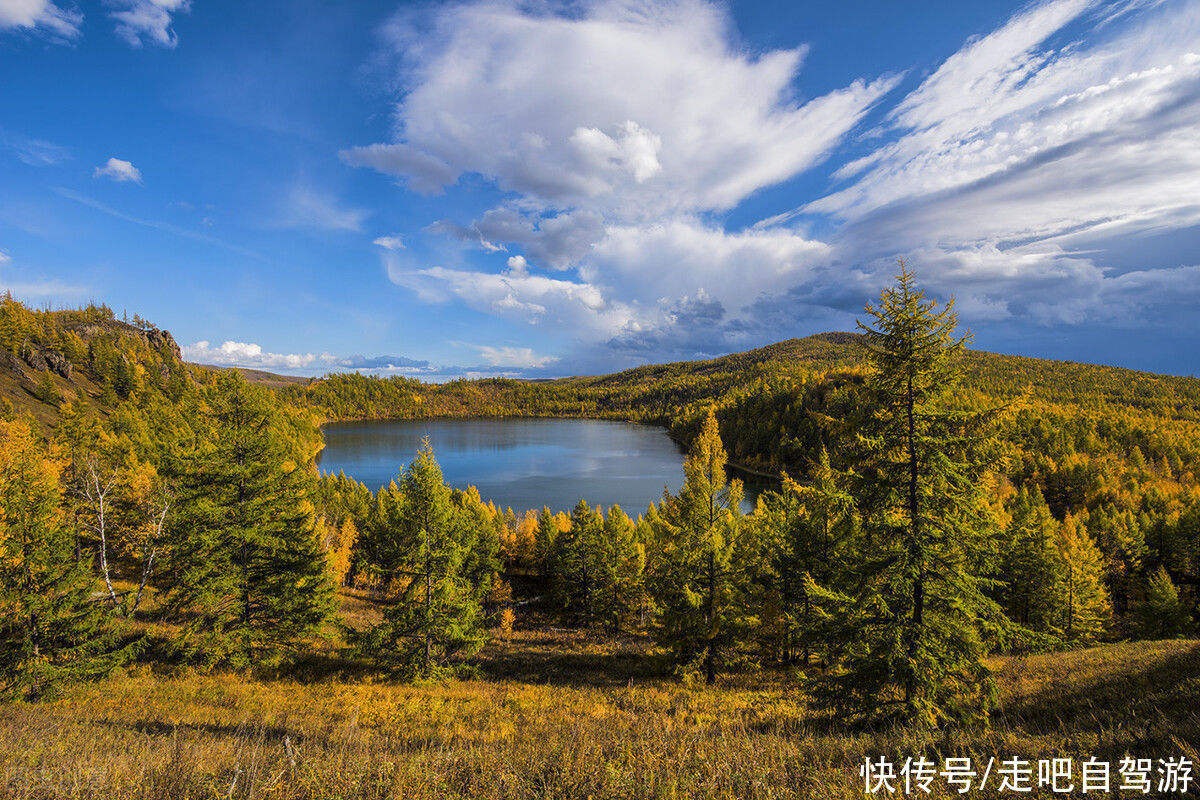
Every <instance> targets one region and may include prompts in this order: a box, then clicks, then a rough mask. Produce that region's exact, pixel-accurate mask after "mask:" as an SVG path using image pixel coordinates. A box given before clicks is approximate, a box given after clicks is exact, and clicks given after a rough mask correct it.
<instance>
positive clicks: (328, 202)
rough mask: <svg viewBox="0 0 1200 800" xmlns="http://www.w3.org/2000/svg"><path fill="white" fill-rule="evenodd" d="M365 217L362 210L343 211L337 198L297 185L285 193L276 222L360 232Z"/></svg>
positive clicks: (292, 225)
mask: <svg viewBox="0 0 1200 800" xmlns="http://www.w3.org/2000/svg"><path fill="white" fill-rule="evenodd" d="M366 217H367V212H366V211H365V210H363V209H360V208H343V207H342V206H340V205H339V204H338V202H337V200H336V199H334V198H331V197H329V196H327V195H325V194H323V193H322V192H319V191H317V190H316V189H314V188H312V187H311V186H306V185H303V184H296V185H295V186H293V187H292V188H291V190H290V191H289V192H288V195H287V198H286V200H285V202H284V207H283V209H282V210H281V212H280V216H279V218H278V219H277V220H276V222H277V224H279V225H281V226H283V227H289V228H318V229H321V230H327V231H360V230H362V225H363V220H365V219H366ZM376 243H377V244H378V242H376Z"/></svg>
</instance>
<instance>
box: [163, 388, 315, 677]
mask: <svg viewBox="0 0 1200 800" xmlns="http://www.w3.org/2000/svg"><path fill="white" fill-rule="evenodd" d="M205 399H206V400H207V408H206V409H205V410H204V412H203V420H201V421H200V424H199V425H198V427H201V428H204V427H205V424H206V431H205V434H206V435H204V436H203V437H202V438H201V440H200V441H198V442H197V446H196V448H195V449H194V451H193V452H192V454H191V455H190V457H189V459H188V463H187V465H186V469H185V470H184V475H183V477H182V480H181V482H182V485H181V487H180V492H179V494H180V496H179V518H178V523H177V524H178V526H179V528H180V530H181V531H182V533H183V537H184V543H183V547H181V548H180V555H179V558H178V559H177V561H176V563H175V564H174V567H175V574H176V581H175V585H174V587H173V598H172V605H173V607H174V608H175V609H176V610H177V611H178V612H181V613H184V614H186V615H188V616H190V619H189V622H188V625H187V626H186V629H185V632H184V634H183V636H182V637H181V638H180V641H179V645H180V647H181V649H182V650H183V652H184V653H185V654H187V655H189V656H191V657H197V658H200V659H201V660H203V661H204V662H205V663H208V664H215V663H228V664H231V665H234V666H244V665H247V664H250V663H253V662H255V661H258V660H260V659H273V658H276V657H279V656H281V655H283V654H284V653H285V652H286V651H287V650H288V649H289V648H292V647H294V646H295V645H296V644H297V643H298V642H299V641H300V640H301V639H302V638H303V637H306V636H308V635H311V634H313V633H315V632H316V630H317V629H318V628H319V626H320V625H321V624H322V623H323V622H324V621H325V619H326V618H327V617H328V615H329V614H330V612H331V610H332V606H333V602H334V596H333V587H332V585H331V582H330V580H329V574H328V570H327V568H326V563H325V558H324V554H323V553H322V552H321V549H320V546H319V542H318V541H317V537H316V535H315V530H314V528H315V518H314V514H313V507H312V502H311V500H310V499H309V489H310V484H311V482H312V477H311V474H310V471H309V470H310V468H311V457H310V456H309V455H308V452H307V451H308V448H305V447H302V446H301V445H300V444H299V443H297V442H296V441H295V440H294V439H293V435H294V434H295V431H294V429H293V425H294V424H295V421H294V420H289V419H288V418H287V414H288V412H287V411H285V410H283V409H281V408H279V407H278V406H276V405H275V404H274V403H273V399H272V398H271V397H270V396H269V395H268V394H267V393H266V392H264V391H263V390H261V389H257V388H255V387H252V386H250V385H249V384H248V383H247V382H246V380H245V378H243V377H242V376H241V375H240V374H239V373H237V372H234V371H232V370H231V371H228V372H224V373H222V374H221V375H220V376H218V377H217V379H216V380H215V382H214V383H213V385H212V386H211V387H209V388H208V390H207V391H206V398H205Z"/></svg>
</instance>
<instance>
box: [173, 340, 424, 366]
mask: <svg viewBox="0 0 1200 800" xmlns="http://www.w3.org/2000/svg"><path fill="white" fill-rule="evenodd" d="M182 351H183V357H184V358H185V359H187V360H188V361H192V362H195V363H198V364H210V365H214V366H220V367H246V368H249V369H268V370H270V369H278V370H286V371H293V372H294V371H296V370H308V371H309V372H314V373H315V372H328V371H332V370H364V371H369V372H390V373H421V372H425V371H427V370H428V369H429V362H428V361H417V360H414V359H411V358H406V357H404V356H375V357H372V358H367V357H365V356H360V355H353V356H336V355H333V354H331V353H271V352H268V351H265V350H263V349H262V347H261V346H260V345H257V344H254V343H253V342H236V341H226V342H222V343H221V344H220V345H218V346H216V347H213V346H212V344H211V343H209V342H207V341H199V342H196V343H195V344H190V345H184V347H183V348H182Z"/></svg>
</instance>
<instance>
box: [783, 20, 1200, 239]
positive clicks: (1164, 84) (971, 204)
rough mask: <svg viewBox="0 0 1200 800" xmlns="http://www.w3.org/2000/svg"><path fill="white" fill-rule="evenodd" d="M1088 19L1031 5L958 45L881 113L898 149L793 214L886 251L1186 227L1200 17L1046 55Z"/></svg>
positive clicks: (1197, 151) (1196, 212) (1197, 148)
mask: <svg viewBox="0 0 1200 800" xmlns="http://www.w3.org/2000/svg"><path fill="white" fill-rule="evenodd" d="M1090 7H1091V4H1090V3H1088V2H1084V0H1057V1H1056V2H1050V3H1044V4H1043V5H1040V6H1036V7H1033V8H1031V9H1029V10H1027V11H1025V12H1023V13H1022V14H1019V15H1017V16H1016V17H1014V18H1013V19H1012V20H1010V21H1009V22H1008V24H1006V25H1005V26H1004V27H1002V28H1001V29H1000V30H998V31H996V32H995V33H992V34H990V35H989V36H986V37H983V38H982V39H979V40H976V41H973V42H970V43H968V44H967V45H966V46H965V47H964V48H963V49H962V50H960V51H959V52H958V53H956V54H955V55H954V56H952V57H951V58H949V59H947V61H946V62H945V63H944V64H943V65H942V66H941V67H940V68H939V69H938V70H937V71H936V72H935V73H934V74H933V75H931V76H930V77H929V78H927V79H926V80H925V81H924V82H923V83H922V84H921V85H920V86H919V87H918V88H917V89H916V90H915V91H913V92H912V93H911V94H909V95H908V96H907V97H906V98H905V99H904V100H903V101H902V102H901V103H900V104H899V105H898V106H897V107H896V108H895V109H894V110H893V111H892V113H891V114H890V120H891V125H893V126H894V127H895V128H896V129H897V130H898V131H899V132H900V133H901V135H900V137H899V138H898V139H897V140H896V141H894V142H893V143H891V144H887V145H884V146H883V147H881V148H879V149H877V150H876V151H875V152H873V153H872V154H870V155H869V156H867V157H865V158H863V159H860V160H859V161H858V162H855V163H854V164H852V165H849V166H848V167H846V168H843V170H842V174H843V176H845V177H849V178H853V183H852V184H851V185H849V186H848V187H847V188H845V189H842V190H840V191H838V192H836V193H834V194H831V195H829V196H827V197H825V198H822V199H820V200H818V201H816V202H814V203H811V204H809V205H808V206H807V207H806V209H805V210H806V211H808V212H824V213H832V214H835V215H837V216H838V217H841V218H843V219H847V220H851V221H857V220H862V226H861V228H856V230H864V229H870V230H872V231H875V232H876V234H877V235H879V236H880V237H886V238H888V239H890V240H891V241H892V243H893V246H895V245H898V244H903V243H904V241H908V242H909V243H911V242H913V241H914V240H916V241H919V242H921V243H924V242H928V241H933V240H937V241H939V242H942V243H943V244H953V243H958V244H964V245H969V244H972V243H976V242H982V241H988V240H995V241H1008V242H1021V241H1028V240H1030V239H1049V238H1053V237H1059V236H1069V237H1070V238H1071V239H1072V240H1073V241H1075V242H1079V241H1081V240H1082V239H1084V238H1085V237H1087V236H1095V235H1111V234H1112V233H1113V232H1114V231H1115V230H1118V229H1119V230H1123V231H1126V232H1131V231H1136V230H1145V229H1152V228H1155V227H1157V226H1161V225H1163V224H1166V223H1169V224H1170V225H1171V226H1172V227H1175V226H1180V225H1187V224H1195V223H1198V222H1200V201H1198V200H1197V199H1196V198H1197V197H1200V102H1198V101H1197V96H1198V93H1200V55H1198V53H1200V7H1198V6H1196V5H1195V4H1194V3H1193V4H1182V5H1176V6H1175V7H1172V8H1170V9H1166V10H1165V11H1164V12H1163V13H1159V14H1157V15H1154V16H1152V17H1150V18H1147V19H1139V20H1138V21H1137V23H1136V24H1134V25H1132V26H1130V27H1128V28H1126V29H1125V30H1124V31H1122V32H1121V33H1119V34H1116V35H1114V36H1113V37H1111V38H1107V39H1102V38H1093V39H1092V40H1091V41H1087V42H1075V43H1071V44H1069V45H1066V46H1059V47H1048V46H1046V45H1045V42H1046V41H1047V40H1048V39H1049V38H1050V37H1052V36H1054V35H1055V34H1057V33H1058V32H1059V31H1060V30H1061V29H1062V28H1063V26H1065V25H1066V24H1067V23H1069V22H1072V21H1073V20H1076V19H1077V18H1078V17H1079V16H1080V15H1081V14H1082V13H1084V12H1085V11H1086V10H1088V9H1089V8H1090Z"/></svg>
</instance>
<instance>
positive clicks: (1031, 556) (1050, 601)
mask: <svg viewBox="0 0 1200 800" xmlns="http://www.w3.org/2000/svg"><path fill="white" fill-rule="evenodd" d="M1057 528H1058V523H1057V522H1056V521H1055V520H1054V518H1053V517H1052V516H1051V515H1050V508H1049V507H1048V506H1047V505H1046V501H1045V499H1043V497H1042V493H1041V491H1039V490H1038V488H1037V486H1036V485H1035V486H1034V487H1033V488H1032V489H1031V490H1030V489H1026V488H1024V487H1022V489H1021V491H1020V493H1019V494H1018V495H1017V499H1016V502H1015V503H1014V505H1013V508H1012V520H1011V521H1010V523H1009V525H1008V535H1007V537H1006V542H1007V548H1006V550H1005V553H1004V557H1003V559H1002V560H1001V568H1000V572H999V578H1000V580H1001V584H1000V587H999V592H998V594H999V596H1000V601H1001V604H1002V605H1003V607H1004V610H1005V612H1006V613H1007V615H1008V617H1009V619H1011V620H1012V621H1013V622H1016V623H1017V624H1019V625H1022V626H1025V627H1027V628H1029V629H1030V630H1032V631H1035V632H1037V633H1045V634H1051V635H1058V634H1059V633H1061V628H1060V627H1059V622H1060V619H1059V614H1058V610H1059V609H1060V608H1061V606H1062V602H1063V598H1062V596H1061V593H1060V588H1061V581H1062V575H1063V563H1062V560H1061V556H1060V555H1059V552H1058V547H1057V546H1056V543H1055V532H1056V530H1057Z"/></svg>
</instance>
